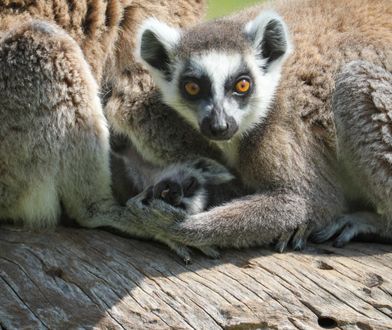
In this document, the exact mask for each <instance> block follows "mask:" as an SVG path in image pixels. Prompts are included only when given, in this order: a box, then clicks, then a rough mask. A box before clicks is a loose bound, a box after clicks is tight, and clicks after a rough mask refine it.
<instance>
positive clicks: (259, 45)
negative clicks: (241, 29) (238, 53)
mask: <svg viewBox="0 0 392 330" xmlns="http://www.w3.org/2000/svg"><path fill="white" fill-rule="evenodd" d="M245 33H246V34H247V36H248V37H249V39H250V40H251V42H252V43H253V47H254V48H255V50H256V52H257V54H258V55H259V56H260V59H262V60H263V61H264V63H265V64H264V67H265V68H266V69H267V70H268V68H269V67H271V66H272V65H273V64H274V63H282V61H283V60H284V59H285V57H286V56H287V55H288V54H290V52H291V50H292V45H291V42H290V38H289V34H288V29H287V26H286V24H285V22H284V21H283V19H282V18H281V17H280V16H279V15H278V14H277V13H275V12H274V11H266V12H262V13H261V14H260V15H259V16H257V17H256V18H255V19H254V20H253V21H250V22H249V23H248V24H247V25H246V26H245Z"/></svg>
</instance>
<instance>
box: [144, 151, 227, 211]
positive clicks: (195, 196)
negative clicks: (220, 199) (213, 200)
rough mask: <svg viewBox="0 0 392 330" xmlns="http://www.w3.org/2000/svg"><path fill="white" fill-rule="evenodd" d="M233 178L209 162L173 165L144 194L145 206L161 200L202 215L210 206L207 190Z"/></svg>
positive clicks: (212, 162)
mask: <svg viewBox="0 0 392 330" xmlns="http://www.w3.org/2000/svg"><path fill="white" fill-rule="evenodd" d="M233 178H234V177H233V175H232V174H230V172H229V171H228V170H227V169H226V168H225V167H224V166H222V165H220V164H219V163H217V162H215V161H214V160H211V159H208V158H200V159H197V160H192V161H187V162H184V163H181V164H176V165H172V166H170V167H168V168H167V169H165V170H164V171H163V172H162V173H161V174H160V175H159V176H158V177H157V178H156V180H155V182H156V183H155V184H154V185H153V186H151V187H149V188H147V189H146V190H145V192H144V195H145V198H144V203H145V204H146V205H147V204H149V203H150V202H151V201H152V200H154V199H160V200H162V201H164V202H166V203H168V204H170V205H172V206H174V207H176V208H181V209H183V210H185V211H186V212H187V213H189V214H195V213H199V212H202V211H204V210H205V208H206V206H207V204H208V189H207V186H208V185H219V184H223V183H225V182H228V181H230V180H232V179H233Z"/></svg>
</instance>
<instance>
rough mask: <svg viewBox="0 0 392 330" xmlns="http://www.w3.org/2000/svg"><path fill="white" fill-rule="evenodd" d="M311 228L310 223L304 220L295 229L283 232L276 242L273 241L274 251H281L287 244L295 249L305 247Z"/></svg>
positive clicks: (299, 249) (298, 249)
mask: <svg viewBox="0 0 392 330" xmlns="http://www.w3.org/2000/svg"><path fill="white" fill-rule="evenodd" d="M312 229H313V227H312V225H310V224H309V223H308V222H306V223H304V224H302V225H300V226H298V228H297V229H296V230H295V231H288V232H286V233H283V234H282V235H281V236H280V237H279V239H278V240H277V242H275V251H277V252H279V253H282V252H284V251H285V250H286V248H287V247H288V246H291V247H292V248H293V249H294V250H296V251H301V250H303V249H305V247H306V243H307V241H308V238H309V236H310V234H311V232H312Z"/></svg>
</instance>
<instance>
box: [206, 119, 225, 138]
mask: <svg viewBox="0 0 392 330" xmlns="http://www.w3.org/2000/svg"><path fill="white" fill-rule="evenodd" d="M228 129H229V124H228V123H227V122H212V123H211V125H210V131H211V134H212V135H213V136H215V137H218V136H221V135H224V134H225V133H226V132H227V131H228Z"/></svg>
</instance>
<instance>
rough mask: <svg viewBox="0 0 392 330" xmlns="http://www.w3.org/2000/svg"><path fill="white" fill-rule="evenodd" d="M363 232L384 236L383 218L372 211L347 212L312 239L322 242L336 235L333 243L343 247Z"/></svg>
mask: <svg viewBox="0 0 392 330" xmlns="http://www.w3.org/2000/svg"><path fill="white" fill-rule="evenodd" d="M380 225H381V226H380ZM362 234H365V235H366V234H376V235H380V236H383V234H385V232H384V230H383V228H382V219H381V218H380V217H379V216H378V215H377V214H375V213H370V212H357V213H352V214H346V215H343V216H342V217H340V218H339V219H337V220H336V221H335V222H334V223H331V224H330V225H329V226H327V227H325V228H324V229H322V230H320V231H318V232H316V233H314V234H313V235H312V236H313V237H312V240H313V241H315V242H317V243H322V242H325V241H327V240H329V239H331V238H332V237H334V236H336V238H335V239H334V243H333V245H334V246H336V247H343V246H345V245H346V244H347V243H349V242H350V241H351V240H352V239H353V238H355V237H357V236H358V235H362Z"/></svg>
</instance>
